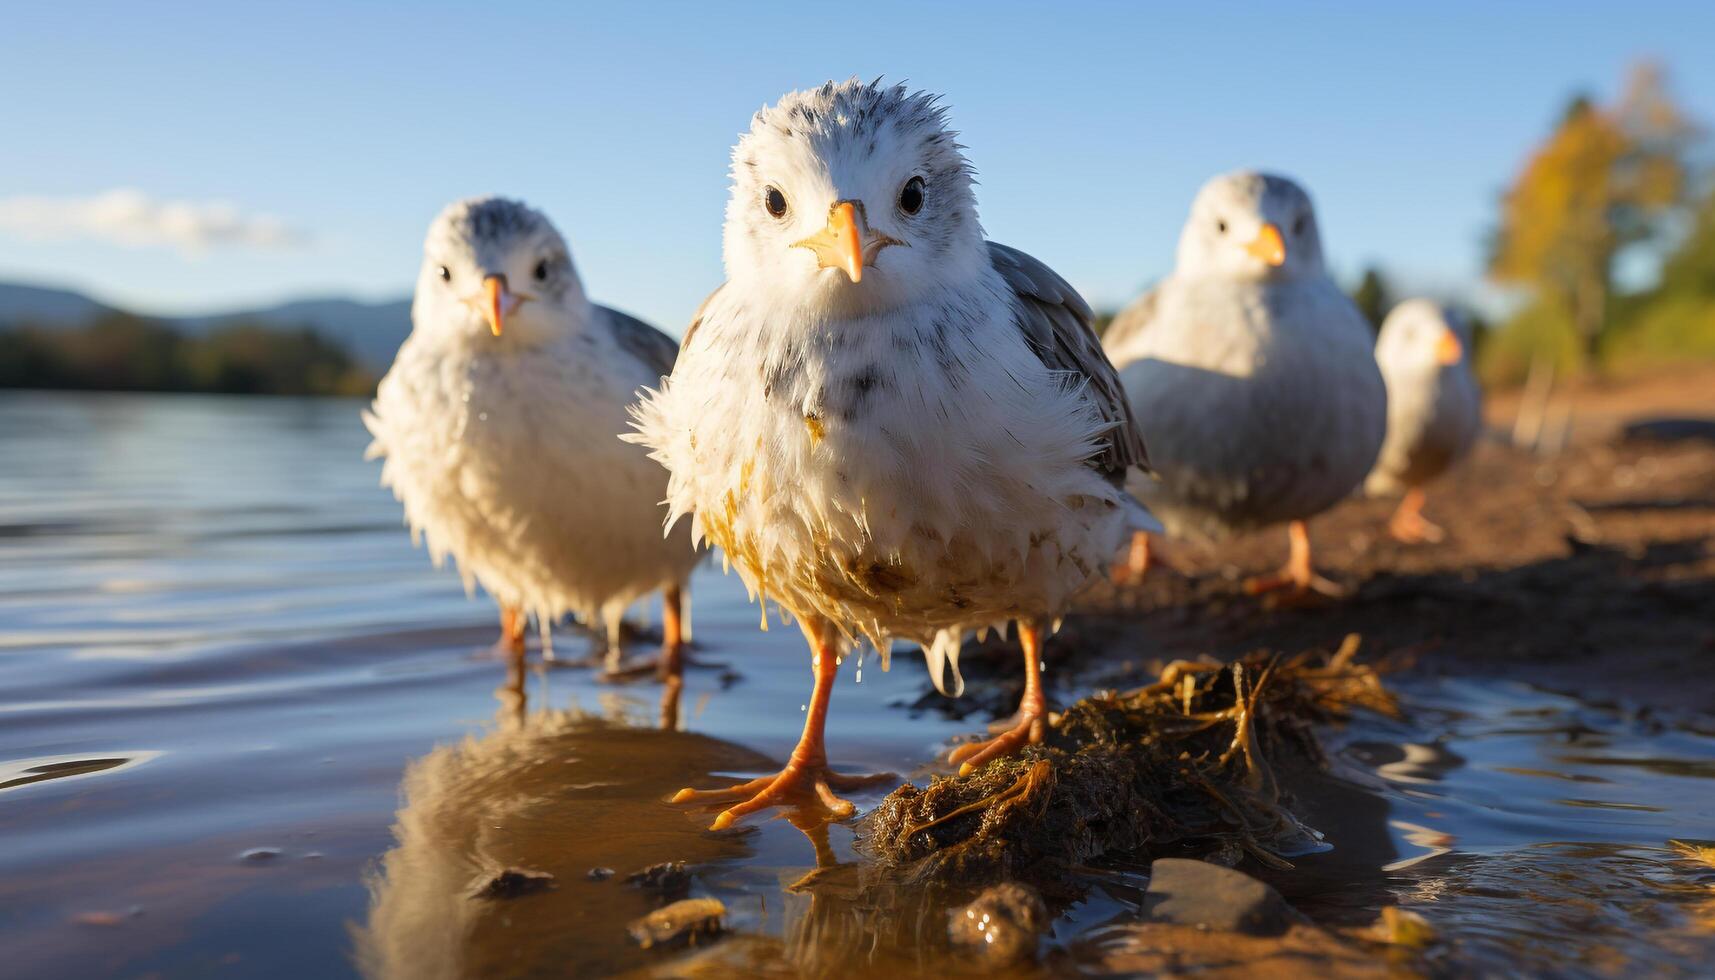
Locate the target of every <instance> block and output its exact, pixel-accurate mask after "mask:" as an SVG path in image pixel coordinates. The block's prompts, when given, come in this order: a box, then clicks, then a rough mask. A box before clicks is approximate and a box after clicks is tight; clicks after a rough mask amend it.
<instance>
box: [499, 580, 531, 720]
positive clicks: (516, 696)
mask: <svg viewBox="0 0 1715 980" xmlns="http://www.w3.org/2000/svg"><path fill="white" fill-rule="evenodd" d="M494 648H495V650H496V651H497V652H499V653H500V655H501V656H502V657H504V658H505V660H506V683H505V684H504V685H502V686H500V687H498V688H495V690H494V696H495V697H496V698H498V699H499V701H500V717H501V721H502V722H503V723H504V724H507V725H518V724H522V723H523V721H524V704H525V697H524V615H523V613H520V612H519V611H518V609H517V608H516V607H513V606H508V605H505V604H502V605H501V607H500V639H499V640H497V641H496V642H495V644H494Z"/></svg>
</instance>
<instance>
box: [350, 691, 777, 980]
mask: <svg viewBox="0 0 1715 980" xmlns="http://www.w3.org/2000/svg"><path fill="white" fill-rule="evenodd" d="M767 765H769V761H768V760H767V759H765V758H762V757H760V756H757V755H756V754H754V753H752V752H750V751H748V750H746V749H742V748H739V747H737V746H734V745H730V744H727V743H724V742H719V741H716V740H714V739H709V738H704V737H701V736H696V735H680V734H675V733H667V732H658V731H650V730H646V729H638V728H628V727H623V726H621V725H616V724H613V723H611V722H609V721H606V720H601V719H597V718H592V717H590V716H587V715H585V714H583V713H582V712H578V711H541V712H536V713H534V714H531V715H528V716H526V717H523V718H514V719H513V720H512V721H511V722H510V723H508V724H505V725H503V726H502V727H500V728H498V729H496V730H494V731H491V732H489V733H487V734H484V735H481V736H471V737H468V738H466V739H464V740H463V741H461V742H458V743H455V744H451V745H443V746H440V747H439V748H436V749H435V750H434V751H432V752H430V753H429V754H428V755H426V756H424V757H422V758H421V759H418V760H417V761H415V762H413V763H411V765H410V766H409V767H408V768H407V770H406V773H405V779H404V783H403V785H402V787H401V796H402V797H403V801H404V802H403V806H402V807H401V809H400V810H399V812H398V815H397V820H396V823H395V825H394V836H395V838H396V844H395V846H394V847H393V849H392V850H390V851H388V852H387V854H386V855H385V857H383V859H382V861H381V869H380V874H379V875H378V876H376V877H375V878H374V879H373V880H372V881H371V883H370V888H371V898H370V907H369V920H368V923H367V924H366V925H365V926H363V927H362V928H360V929H358V930H357V931H356V939H357V958H358V962H359V964H360V966H361V967H362V969H363V971H364V972H365V973H366V974H368V975H370V976H374V977H385V978H423V977H454V976H481V977H507V976H524V975H529V974H534V973H552V974H556V975H561V974H567V975H591V974H599V973H608V972H613V971H615V970H619V969H623V968H627V967H633V966H638V965H641V964H642V963H644V962H647V960H646V959H645V958H644V955H643V954H642V952H641V951H639V950H637V949H636V948H635V947H634V946H633V945H632V944H631V941H630V940H629V939H628V938H627V935H626V930H625V926H626V923H627V922H629V921H630V920H632V919H634V918H637V917H639V916H641V915H643V914H645V913H646V912H648V911H650V910H651V909H652V908H653V907H654V906H653V904H652V903H651V901H650V898H649V896H648V895H646V894H645V893H643V892H641V891H639V890H637V889H635V888H631V887H629V886H627V885H626V884H624V882H623V880H622V879H623V877H624V875H625V874H626V873H627V872H628V871H631V870H634V869H637V868H641V867H644V866H647V865H650V864H656V863H659V862H662V861H685V862H687V863H689V864H692V865H699V864H707V863H710V862H720V861H737V860H739V859H742V858H744V857H746V856H748V855H749V854H750V848H749V847H748V846H747V845H746V838H745V836H743V835H724V836H716V835H712V834H707V833H703V832H702V831H701V829H700V828H699V826H698V824H697V823H696V822H695V821H694V820H692V819H689V818H688V817H687V815H686V814H684V813H683V812H681V811H679V810H676V809H674V808H672V807H669V806H667V805H666V804H665V803H663V802H661V800H662V798H663V797H665V796H666V795H667V794H668V793H669V792H671V791H672V790H674V789H677V788H678V787H679V786H680V785H683V783H684V782H685V781H687V780H692V779H697V778H705V777H706V776H707V775H708V774H709V773H711V772H719V771H724V770H729V769H745V768H754V767H763V766H767ZM507 868H520V869H526V870H530V871H537V872H547V873H549V874H552V875H553V876H554V887H553V888H552V889H551V890H548V891H544V892H540V893H538V894H533V895H529V896H527V897H523V898H517V899H479V898H475V897H473V895H474V894H475V893H476V892H477V891H478V890H479V889H480V888H481V887H482V886H483V885H484V883H486V882H487V881H489V880H490V879H492V878H493V877H494V875H496V874H497V873H499V872H500V871H503V870H505V869H507ZM593 868H612V869H615V870H617V871H618V872H619V875H618V876H615V877H613V878H605V879H599V880H598V878H592V877H591V876H590V874H589V872H590V870H591V869H593Z"/></svg>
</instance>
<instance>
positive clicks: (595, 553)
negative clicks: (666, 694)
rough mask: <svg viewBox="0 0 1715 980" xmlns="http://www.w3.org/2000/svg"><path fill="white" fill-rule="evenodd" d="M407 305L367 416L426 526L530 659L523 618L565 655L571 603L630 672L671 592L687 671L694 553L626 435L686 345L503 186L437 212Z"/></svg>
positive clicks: (668, 611) (672, 651) (670, 652)
mask: <svg viewBox="0 0 1715 980" xmlns="http://www.w3.org/2000/svg"><path fill="white" fill-rule="evenodd" d="M411 319H412V330H411V334H410V336H409V337H408V338H406V340H405V342H404V344H403V345H402V346H401V347H400V349H399V353H398V356H397V357H396V358H395V360H394V362H393V366H392V368H391V369H390V370H389V371H388V372H387V375H386V377H384V378H382V380H381V384H380V387H379V389H378V391H377V394H376V398H375V402H374V405H373V406H372V407H371V409H370V411H368V412H367V413H365V416H364V421H365V422H366V423H367V424H368V426H369V430H370V432H371V433H372V434H373V435H374V437H375V438H374V442H373V443H372V445H371V446H370V449H369V455H370V456H371V457H380V458H382V459H383V460H384V462H383V464H382V470H381V479H382V482H383V483H384V484H386V485H387V486H389V487H391V488H392V489H393V492H394V495H395V496H397V497H398V498H399V500H400V501H401V502H402V503H403V504H404V507H405V520H406V522H407V523H408V524H409V525H410V527H411V531H412V535H413V537H414V538H421V539H425V540H426V541H427V543H428V547H429V553H430V555H431V556H432V557H433V559H434V561H435V563H436V564H437V565H439V564H441V563H442V562H443V561H444V560H445V559H447V558H449V557H450V558H452V559H453V561H454V562H455V563H456V564H457V566H458V569H459V572H460V574H461V575H462V576H463V578H464V582H465V586H466V589H467V590H469V589H472V588H474V587H475V586H476V585H481V586H482V588H483V589H484V590H485V591H487V592H488V593H489V594H490V595H492V596H493V597H494V598H495V600H496V601H497V602H498V603H499V605H500V621H501V638H500V646H501V647H502V648H503V649H504V650H505V651H506V653H507V655H508V656H510V657H513V658H515V659H517V660H520V661H521V660H522V657H523V656H524V640H525V624H526V619H527V617H534V618H535V620H536V623H537V625H538V628H539V630H540V631H541V634H542V638H543V646H544V653H545V655H547V656H549V657H552V651H553V647H552V638H551V632H550V627H551V624H552V623H553V622H555V621H556V620H557V619H558V618H560V617H562V616H564V615H566V614H567V613H571V614H575V615H577V616H579V617H581V618H583V619H584V621H585V622H587V623H589V624H591V625H592V626H599V627H601V630H600V632H599V633H598V637H600V638H601V639H603V640H605V644H606V646H605V652H606V658H605V663H606V666H607V668H608V670H609V671H610V672H618V671H620V670H621V669H622V668H623V667H624V666H625V664H624V663H623V661H622V655H621V647H620V641H621V632H620V625H621V617H622V615H623V614H624V612H625V610H626V609H627V607H629V606H630V605H631V604H632V603H634V602H636V601H637V600H639V599H641V598H643V597H645V596H648V595H649V594H651V593H654V592H661V593H662V594H663V596H664V613H663V632H664V634H665V636H664V638H663V645H662V651H661V656H660V660H659V667H660V669H661V671H662V672H663V673H664V674H665V675H666V676H667V677H668V678H669V679H676V678H677V676H678V672H679V670H680V666H681V663H682V650H683V637H682V635H681V628H680V627H681V604H682V602H683V597H684V587H685V581H686V578H687V577H688V576H689V575H690V572H691V569H692V567H693V566H694V565H695V564H696V562H697V555H696V552H695V550H694V549H693V547H692V545H691V538H690V533H689V532H688V531H686V530H680V531H677V532H674V533H670V534H668V535H666V536H663V534H662V522H663V518H664V517H665V514H666V511H665V509H664V508H663V507H662V506H661V503H660V501H661V500H662V499H663V498H664V497H665V496H666V493H667V475H666V474H665V473H664V472H662V470H661V467H659V466H658V465H656V464H655V463H654V462H652V461H650V459H649V458H648V455H647V454H646V453H645V452H644V451H642V450H640V449H638V448H636V447H634V446H628V445H626V444H624V443H622V442H620V441H619V440H618V439H617V438H616V434H617V433H619V432H620V431H622V430H623V429H625V428H626V427H627V425H628V420H629V416H628V411H629V409H630V406H631V405H632V404H633V403H634V402H635V401H636V399H637V392H638V391H639V390H640V389H642V388H644V387H645V386H648V385H655V384H659V383H660V380H661V378H662V377H663V376H665V375H666V374H668V373H670V372H671V371H672V370H673V360H674V357H675V355H676V353H677V346H676V345H675V344H674V343H673V341H672V340H671V339H670V338H668V337H667V336H665V335H664V334H662V333H661V332H660V331H657V330H655V329H654V328H652V327H650V326H648V325H646V324H644V323H642V322H640V321H638V320H636V319H634V318H632V317H629V316H626V315H625V314H623V313H619V312H617V311H615V310H610V309H608V308H606V307H603V306H599V305H597V304H595V303H592V302H590V300H589V298H588V297H587V296H586V295H585V293H584V287H583V283H582V281H581V280H580V278H579V276H578V272H577V269H576V267H575V266H574V265H573V263H572V256H571V251H570V249H569V248H568V247H567V245H566V242H565V239H563V238H562V237H561V236H560V233H559V232H558V231H556V230H555V228H554V226H553V225H552V224H551V223H550V222H549V221H548V219H547V218H546V217H545V216H543V215H542V214H541V212H539V211H536V210H534V209H532V208H530V207H528V206H526V205H524V204H522V203H520V202H518V201H513V200H508V199H506V198H497V197H485V198H476V199H472V200H466V201H459V202H457V203H455V204H452V205H450V206H449V207H448V208H447V209H446V210H445V211H443V212H442V213H441V214H440V216H439V217H437V218H436V219H435V221H434V223H433V225H431V227H430V229H429V234H428V238H427V241H426V242H425V243H424V252H423V261H422V266H421V271H420V273H419V275H418V278H417V291H416V296H415V298H414V300H413V302H412V307H411Z"/></svg>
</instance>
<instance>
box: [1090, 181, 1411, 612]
mask: <svg viewBox="0 0 1715 980" xmlns="http://www.w3.org/2000/svg"><path fill="white" fill-rule="evenodd" d="M1104 345H1105V347H1106V349H1107V353H1108V356H1109V357H1110V358H1112V359H1113V362H1114V364H1116V365H1118V366H1119V368H1120V377H1121V379H1122V381H1123V382H1124V384H1125V389H1126V393H1127V394H1128V395H1129V396H1130V398H1131V405H1132V411H1133V412H1134V413H1135V414H1136V416H1137V418H1138V419H1139V420H1140V424H1141V425H1142V426H1143V438H1144V441H1145V442H1146V443H1147V444H1148V445H1149V452H1150V462H1151V466H1152V467H1153V468H1154V470H1155V471H1156V474H1157V476H1158V479H1157V480H1154V481H1134V484H1133V487H1134V491H1135V492H1136V493H1137V494H1138V496H1139V497H1140V498H1142V500H1143V501H1144V503H1146V504H1148V505H1149V507H1150V509H1151V510H1152V511H1154V512H1155V513H1156V514H1157V515H1159V516H1160V517H1161V519H1162V521H1163V523H1165V524H1166V525H1167V528H1168V531H1169V533H1172V534H1175V535H1183V536H1189V537H1192V538H1200V539H1205V540H1219V539H1221V538H1225V537H1227V536H1229V535H1232V534H1235V533H1240V532H1244V531H1249V530H1254V529H1257V528H1263V527H1268V526H1271V525H1274V524H1278V523H1281V522H1290V530H1291V558H1290V559H1289V560H1288V562H1287V563H1286V565H1285V566H1284V567H1283V568H1282V569H1281V570H1280V572H1278V573H1277V574H1274V575H1269V576H1264V577H1262V578H1258V579H1252V580H1251V581H1250V582H1248V583H1246V585H1247V590H1248V591H1251V592H1263V591H1268V590H1271V589H1276V588H1292V589H1294V590H1296V592H1298V593H1299V594H1303V593H1307V592H1309V591H1311V590H1316V591H1321V592H1325V593H1331V594H1337V593H1338V591H1339V590H1338V588H1337V587H1336V586H1335V585H1334V584H1333V583H1331V582H1329V581H1328V580H1326V579H1324V578H1322V577H1321V576H1319V575H1317V574H1316V573H1315V571H1314V569H1313V566H1312V564H1311V560H1310V538H1309V532H1308V530H1307V529H1306V526H1305V521H1306V520H1308V519H1309V518H1311V517H1313V516H1315V515H1316V514H1319V513H1321V512H1322V511H1324V510H1327V509H1328V508H1330V507H1332V506H1334V505H1335V504H1336V503H1338V502H1340V501H1341V500H1343V499H1345V498H1346V497H1347V496H1348V495H1349V494H1351V493H1352V491H1354V490H1356V489H1357V488H1358V486H1359V484H1361V483H1362V482H1363V480H1364V476H1365V474H1367V473H1368V472H1369V470H1370V466H1371V464H1372V463H1374V462H1375V459H1376V454H1377V452H1378V451H1379V450H1380V449H1381V444H1382V438H1383V436H1384V435H1385V433H1386V429H1387V392H1386V390H1385V387H1384V385H1383V382H1382V377H1381V372H1380V371H1379V370H1378V369H1377V367H1376V361H1375V356H1374V354H1373V353H1372V350H1371V340H1370V328H1369V325H1368V324H1367V323H1366V322H1365V321H1364V318H1363V316H1362V314H1360V313H1359V312H1358V310H1357V308H1356V307H1354V306H1353V305H1352V303H1351V301H1350V300H1348V299H1347V298H1346V296H1345V294H1344V293H1342V292H1341V291H1340V289H1339V287H1337V286H1335V285H1334V283H1333V281H1332V280H1330V279H1329V278H1328V274H1327V272H1326V271H1325V270H1324V268H1323V265H1322V243H1321V239H1320V237H1319V233H1318V231H1317V226H1316V214H1315V212H1314V210H1312V208H1311V204H1310V197H1309V195H1307V194H1306V193H1305V192H1304V190H1303V189H1302V188H1300V187H1299V186H1298V185H1297V184H1295V183H1293V182H1292V181H1290V180H1287V179H1285V178H1283V177H1276V176H1272V175H1268V174H1259V173H1253V172H1250V171H1239V172H1236V173H1231V174H1226V175H1223V176H1220V177H1216V178H1215V179H1213V180H1211V181H1209V183H1207V184H1206V185H1204V187H1203V189H1202V190H1201V191H1200V192H1198V194H1197V197H1196V200H1195V201H1194V202H1193V203H1192V205H1191V216H1190V219H1189V220H1188V221H1187V222H1186V224H1185V229H1184V231H1183V232H1182V233H1181V234H1180V238H1179V255H1178V264H1177V266H1176V268H1175V269H1174V270H1173V273H1172V275H1170V276H1169V277H1168V278H1167V279H1165V280H1164V281H1163V282H1162V283H1161V284H1160V285H1159V286H1158V287H1157V288H1156V289H1155V290H1154V291H1152V292H1151V293H1148V294H1146V295H1145V296H1144V297H1143V298H1142V299H1140V300H1138V301H1137V302H1136V303H1134V304H1133V305H1132V306H1131V307H1129V308H1128V309H1126V310H1125V311H1124V312H1122V313H1121V314H1120V315H1119V316H1118V317H1117V318H1116V319H1115V320H1114V323H1113V324H1112V326H1111V327H1110V328H1109V330H1108V332H1107V335H1106V337H1105V340H1104ZM1143 545H1144V541H1141V540H1134V547H1133V571H1134V572H1141V571H1142V567H1141V566H1145V565H1146V564H1147V549H1146V547H1143Z"/></svg>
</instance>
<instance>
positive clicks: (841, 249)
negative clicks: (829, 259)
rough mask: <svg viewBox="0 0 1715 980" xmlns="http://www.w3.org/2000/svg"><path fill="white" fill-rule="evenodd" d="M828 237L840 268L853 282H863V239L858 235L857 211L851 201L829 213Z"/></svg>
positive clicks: (837, 205)
mask: <svg viewBox="0 0 1715 980" xmlns="http://www.w3.org/2000/svg"><path fill="white" fill-rule="evenodd" d="M828 235H829V237H830V238H832V239H833V252H834V256H835V258H836V260H837V261H838V262H839V265H840V268H841V269H843V270H844V271H845V274H846V275H848V276H850V277H851V280H852V282H858V281H860V280H862V279H863V239H862V237H861V236H859V235H858V222H857V209H856V208H854V207H853V206H852V203H851V202H850V201H841V202H840V203H838V204H836V205H834V209H833V210H832V211H830V212H828Z"/></svg>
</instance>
